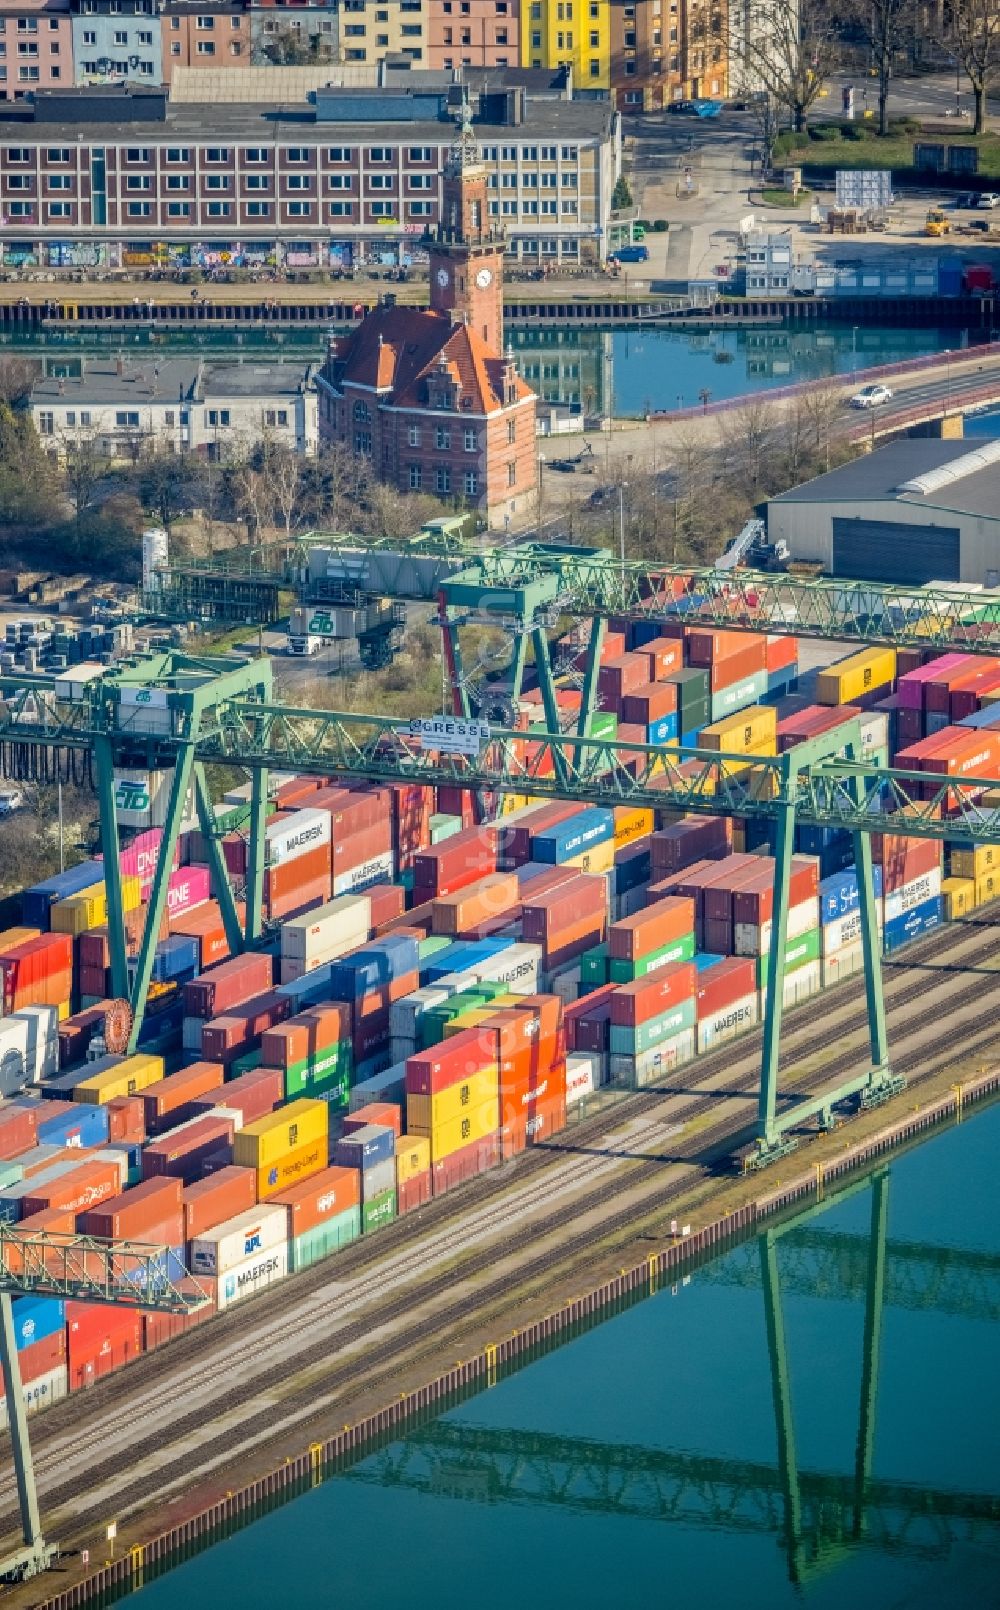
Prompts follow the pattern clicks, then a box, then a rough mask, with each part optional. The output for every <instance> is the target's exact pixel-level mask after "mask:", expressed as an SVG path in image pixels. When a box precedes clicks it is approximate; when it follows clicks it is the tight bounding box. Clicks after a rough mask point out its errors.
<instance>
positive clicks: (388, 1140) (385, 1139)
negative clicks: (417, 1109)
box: [333, 1124, 396, 1235]
mask: <svg viewBox="0 0 1000 1610" xmlns="http://www.w3.org/2000/svg"><path fill="white" fill-rule="evenodd" d="M333 1162H334V1163H336V1164H337V1165H338V1166H339V1167H340V1168H342V1169H343V1170H345V1171H346V1172H349V1173H353V1174H354V1176H355V1178H356V1180H357V1199H358V1202H359V1203H360V1207H361V1228H362V1231H363V1232H364V1234H365V1235H367V1234H369V1233H370V1232H371V1231H372V1230H377V1229H381V1228H382V1226H383V1225H386V1224H391V1223H392V1221H393V1219H394V1218H395V1217H396V1134H395V1131H394V1130H393V1129H392V1128H390V1127H389V1125H388V1124H362V1125H361V1127H360V1128H358V1129H353V1130H351V1131H350V1132H349V1133H347V1134H343V1135H341V1137H340V1139H339V1140H337V1141H335V1142H334V1146H333Z"/></svg>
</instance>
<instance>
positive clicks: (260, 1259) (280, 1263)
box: [215, 1208, 288, 1314]
mask: <svg viewBox="0 0 1000 1610" xmlns="http://www.w3.org/2000/svg"><path fill="white" fill-rule="evenodd" d="M280 1211H281V1216H282V1218H283V1219H284V1220H285V1228H286V1232H287V1227H288V1218H287V1212H288V1210H287V1209H286V1208H282V1209H281V1210H280ZM287 1273H288V1242H287V1241H282V1242H281V1243H280V1245H276V1246H273V1247H270V1248H269V1249H268V1251H266V1252H258V1253H257V1254H256V1256H255V1257H253V1258H246V1259H244V1260H243V1262H242V1263H237V1264H234V1265H233V1266H232V1268H230V1269H227V1270H226V1271H225V1273H224V1274H221V1275H220V1276H219V1278H218V1282H217V1289H216V1298H215V1306H216V1308H217V1309H218V1310H219V1313H220V1314H221V1313H222V1312H223V1310H224V1309H226V1308H232V1306H233V1304H234V1303H239V1302H242V1301H243V1299H244V1298H245V1297H255V1296H256V1295H257V1293H258V1292H259V1291H266V1290H267V1288H268V1286H272V1285H273V1284H274V1282H275V1281H276V1280H283V1279H284V1277H285V1275H287Z"/></svg>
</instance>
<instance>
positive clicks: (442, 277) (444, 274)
mask: <svg viewBox="0 0 1000 1610" xmlns="http://www.w3.org/2000/svg"><path fill="white" fill-rule="evenodd" d="M437 282H438V284H439V285H442V286H444V285H447V283H448V270H447V269H446V268H439V269H438V271H437Z"/></svg>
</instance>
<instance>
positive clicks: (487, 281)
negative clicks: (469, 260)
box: [476, 268, 493, 291]
mask: <svg viewBox="0 0 1000 1610" xmlns="http://www.w3.org/2000/svg"><path fill="white" fill-rule="evenodd" d="M476 284H477V285H478V286H479V289H480V290H481V291H485V290H486V289H487V288H488V287H489V286H490V285H492V284H493V275H492V274H491V273H490V271H489V269H488V268H481V269H480V270H479V273H478V274H477V275H476Z"/></svg>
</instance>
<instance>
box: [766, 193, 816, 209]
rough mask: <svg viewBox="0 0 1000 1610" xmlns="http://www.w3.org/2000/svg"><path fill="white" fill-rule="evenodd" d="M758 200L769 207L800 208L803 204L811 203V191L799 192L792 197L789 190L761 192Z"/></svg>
mask: <svg viewBox="0 0 1000 1610" xmlns="http://www.w3.org/2000/svg"><path fill="white" fill-rule="evenodd" d="M760 198H761V200H762V201H766V202H767V204H768V206H769V207H801V206H802V205H803V203H804V202H807V201H812V191H811V190H799V191H797V192H796V194H795V195H794V196H793V195H792V192H791V191H790V190H762V191H761V193H760Z"/></svg>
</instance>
